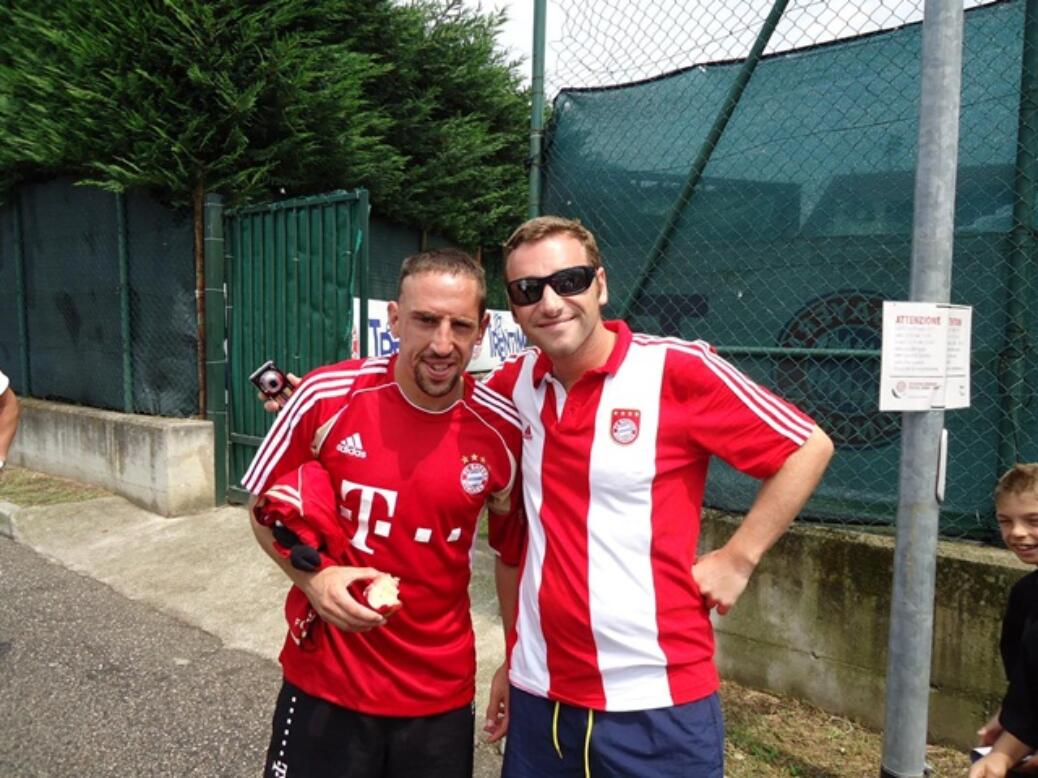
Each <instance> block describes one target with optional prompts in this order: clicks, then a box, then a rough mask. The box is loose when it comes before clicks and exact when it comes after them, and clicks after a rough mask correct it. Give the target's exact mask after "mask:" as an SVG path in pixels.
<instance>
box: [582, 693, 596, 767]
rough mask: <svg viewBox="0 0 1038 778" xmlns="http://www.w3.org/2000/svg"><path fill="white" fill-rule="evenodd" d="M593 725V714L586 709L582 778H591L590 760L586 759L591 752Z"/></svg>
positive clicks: (589, 709)
mask: <svg viewBox="0 0 1038 778" xmlns="http://www.w3.org/2000/svg"><path fill="white" fill-rule="evenodd" d="M594 724H595V712H594V711H593V710H591V708H588V709H587V734H586V735H585V736H584V778H591V760H590V759H589V757H588V754H589V752H590V751H591V727H593V726H594Z"/></svg>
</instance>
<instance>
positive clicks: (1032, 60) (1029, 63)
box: [998, 0, 1038, 474]
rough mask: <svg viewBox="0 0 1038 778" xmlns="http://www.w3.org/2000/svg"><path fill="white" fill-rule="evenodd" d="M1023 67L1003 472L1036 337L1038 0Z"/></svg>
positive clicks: (1028, 24) (1027, 18) (1010, 458)
mask: <svg viewBox="0 0 1038 778" xmlns="http://www.w3.org/2000/svg"><path fill="white" fill-rule="evenodd" d="M1021 59H1022V63H1021V68H1020V71H1021V72H1020V109H1019V117H1018V121H1017V136H1016V137H1017V142H1016V167H1015V171H1014V175H1013V230H1012V232H1011V233H1010V236H1009V245H1010V249H1009V261H1008V267H1007V278H1006V330H1005V345H1004V346H1003V349H1002V353H1001V354H1000V355H999V370H998V381H999V394H1000V395H1001V414H1000V416H999V430H998V432H999V435H998V474H1001V473H1004V472H1005V471H1006V470H1007V469H1008V468H1009V467H1010V466H1011V465H1012V464H1013V463H1014V462H1016V461H1017V458H1018V456H1019V445H1018V442H1019V441H1018V438H1019V433H1020V410H1021V409H1022V408H1023V407H1024V402H1025V400H1026V397H1027V389H1028V387H1027V383H1026V381H1027V376H1026V370H1027V358H1028V354H1029V352H1030V350H1031V337H1030V335H1029V333H1028V327H1027V308H1028V306H1027V302H1028V299H1029V297H1028V295H1029V293H1030V290H1031V282H1032V272H1031V264H1032V263H1033V262H1034V257H1035V236H1034V231H1033V230H1032V229H1031V225H1032V223H1033V221H1034V209H1035V202H1036V200H1038V0H1028V3H1027V9H1026V11H1025V13H1024V54H1023V57H1022V58H1021Z"/></svg>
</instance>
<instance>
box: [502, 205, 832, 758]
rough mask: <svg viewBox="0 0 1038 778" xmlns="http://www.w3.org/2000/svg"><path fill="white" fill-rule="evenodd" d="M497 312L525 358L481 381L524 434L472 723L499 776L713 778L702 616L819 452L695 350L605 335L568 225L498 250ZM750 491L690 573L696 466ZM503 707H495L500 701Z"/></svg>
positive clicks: (779, 519) (599, 290) (823, 460)
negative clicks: (524, 345) (727, 467)
mask: <svg viewBox="0 0 1038 778" xmlns="http://www.w3.org/2000/svg"><path fill="white" fill-rule="evenodd" d="M505 251H506V265H505V275H506V279H507V285H508V296H509V300H510V303H511V309H512V314H513V316H514V317H515V319H516V321H517V322H518V323H519V325H520V326H521V327H522V328H523V331H524V332H525V333H526V336H527V338H528V339H529V340H530V341H531V342H532V343H533V344H534V345H535V346H537V348H536V349H531V350H529V351H527V352H523V353H522V354H519V355H517V356H516V357H513V358H511V359H510V360H509V361H506V362H505V364H504V365H502V367H501V368H499V369H498V370H497V371H496V372H494V373H493V374H492V375H491V376H490V377H489V378H488V384H489V386H490V387H491V388H493V389H494V390H496V391H497V392H500V393H501V394H503V395H505V396H506V397H508V398H509V399H511V400H512V401H513V402H514V403H515V405H516V407H517V409H518V411H519V415H520V417H521V420H522V424H523V463H522V472H523V490H524V499H525V503H526V513H527V517H528V523H529V536H528V537H529V539H528V546H527V551H526V555H525V558H524V562H523V566H522V570H521V579H520V584H519V593H518V596H519V602H518V615H517V619H516V622H515V626H514V629H513V631H512V634H511V637H510V640H509V661H508V670H507V672H508V678H509V681H510V687H509V685H507V684H505V683H504V680H503V676H504V673H505V668H502V670H500V671H499V672H498V676H497V677H496V678H495V684H494V690H493V696H492V698H491V704H490V708H489V709H488V719H494V718H497V717H499V716H501V715H502V714H503V713H505V714H506V715H507V719H506V724H507V727H508V735H509V737H508V743H507V747H506V752H505V762H504V772H503V776H504V778H534V777H535V776H536V777H537V778H544V776H570V775H573V776H584V775H585V773H586V772H590V774H591V775H594V776H595V777H596V778H607V777H608V776H613V777H618V776H629V775H694V776H697V778H707V777H711V778H712V777H714V776H716V778H721V776H722V775H723V758H724V743H723V741H724V729H723V723H722V718H721V711H720V705H719V703H718V697H717V690H718V687H719V680H718V674H717V670H716V668H715V665H714V661H713V651H714V643H713V633H712V630H711V626H710V620H709V614H710V610H711V609H713V608H716V609H717V611H718V613H721V614H724V613H727V612H728V610H729V609H730V608H731V607H732V606H733V605H734V604H735V602H736V600H737V599H738V598H739V595H740V594H741V593H742V591H743V590H744V589H745V587H746V585H747V582H748V580H749V577H750V575H751V574H752V572H753V570H754V569H755V567H756V566H757V563H758V562H759V561H760V559H761V556H762V555H763V554H764V553H765V551H767V550H768V549H769V548H770V547H771V546H772V544H774V542H775V541H776V540H777V539H778V537H779V536H780V535H781V534H782V533H783V532H784V531H785V529H786V528H787V527H788V526H789V524H790V523H791V522H792V520H793V518H794V517H795V516H796V514H797V512H798V511H799V510H800V508H801V507H802V506H803V505H804V503H805V502H806V500H807V498H808V497H809V496H810V494H811V492H812V491H813V490H814V488H815V486H816V485H817V483H818V481H819V480H820V478H821V476H822V473H823V472H824V470H825V468H826V466H827V464H828V462H829V458H830V456H831V455H832V450H833V448H832V443H831V442H830V441H829V438H828V437H827V436H826V435H825V433H824V432H822V431H821V430H820V429H819V428H818V427H817V426H816V425H815V424H814V422H813V421H812V420H811V419H810V418H808V417H807V416H806V415H805V414H803V413H802V412H800V411H799V410H797V409H796V408H794V407H793V406H791V405H790V404H788V403H786V402H785V401H783V400H781V399H780V398H778V397H776V396H775V395H773V394H771V393H770V392H768V391H767V390H766V389H763V388H762V387H759V386H757V385H756V384H755V383H754V382H753V381H751V380H750V379H749V378H747V377H746V376H744V375H742V374H741V373H740V372H739V371H737V370H736V369H735V368H734V367H732V366H731V365H730V364H728V363H727V362H725V361H724V360H723V359H721V358H720V357H719V356H718V355H717V354H716V353H715V352H714V350H713V349H712V348H711V347H710V346H709V345H707V344H705V343H703V342H701V341H696V342H688V341H683V340H678V339H676V338H660V337H654V336H651V335H645V334H640V333H632V332H631V331H630V329H629V328H628V327H627V325H626V324H624V323H623V322H620V321H603V319H602V316H601V307H602V306H603V305H605V303H606V301H607V300H608V285H607V282H606V272H605V269H604V268H603V267H602V261H601V258H600V255H599V252H598V247H597V245H596V243H595V239H594V237H593V236H592V235H591V233H590V232H589V231H588V230H587V229H585V228H584V227H583V226H582V225H580V223H579V222H574V221H569V220H566V219H561V218H558V217H552V216H547V217H540V218H537V219H532V220H531V221H529V222H527V223H526V224H524V225H522V226H521V227H520V228H519V229H518V230H516V232H515V233H514V234H513V235H512V237H511V238H510V239H509V240H508V242H507V243H506V245H505ZM712 456H719V457H721V458H722V459H724V460H725V461H726V462H728V463H729V464H731V465H732V466H734V467H736V468H738V469H739V470H742V471H743V472H746V473H748V474H750V475H752V476H754V477H756V478H759V479H761V480H762V484H761V487H760V490H759V492H758V494H757V497H756V499H755V501H754V503H753V505H752V506H751V508H750V510H749V512H748V513H747V514H746V517H745V519H744V520H743V521H742V524H741V525H740V527H739V529H738V530H737V531H736V532H735V534H734V535H733V536H732V537H731V539H730V540H729V541H728V543H726V544H725V545H724V546H723V547H722V548H719V549H717V550H714V551H712V552H710V553H708V554H705V555H703V556H702V557H699V558H698V559H697V557H696V545H697V541H698V537H699V526H700V511H701V508H702V499H703V490H704V485H705V481H706V473H707V465H708V463H709V460H710V458H711V457H712ZM506 698H507V699H506Z"/></svg>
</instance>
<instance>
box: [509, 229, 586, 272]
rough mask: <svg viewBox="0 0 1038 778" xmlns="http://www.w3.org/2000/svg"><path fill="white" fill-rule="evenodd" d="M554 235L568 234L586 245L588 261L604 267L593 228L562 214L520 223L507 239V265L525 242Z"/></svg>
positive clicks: (533, 241) (532, 241) (534, 241)
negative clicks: (592, 231)
mask: <svg viewBox="0 0 1038 778" xmlns="http://www.w3.org/2000/svg"><path fill="white" fill-rule="evenodd" d="M554 235H566V236H568V237H570V238H573V239H574V240H575V241H577V242H578V243H580V245H581V246H583V247H584V253H585V254H587V261H588V263H589V264H590V265H591V267H593V268H600V267H602V255H601V253H600V252H599V251H598V243H597V242H596V241H595V236H594V235H592V234H591V230H589V229H588V228H587V227H585V226H584V225H583V224H581V223H580V222H579V221H577V220H576V219H566V218H563V217H562V216H538V217H536V218H533V219H530V220H528V221H525V222H523V223H522V224H520V225H519V228H518V229H517V230H516V231H515V232H513V233H512V235H511V237H509V238H508V240H506V241H505V267H507V266H508V257H509V256H510V255H511V254H512V252H513V251H515V250H516V249H517V248H519V247H520V246H522V245H523V244H524V243H536V242H537V241H539V240H544V239H545V238H550V237H552V236H554Z"/></svg>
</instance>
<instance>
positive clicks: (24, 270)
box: [0, 179, 198, 416]
mask: <svg viewBox="0 0 1038 778" xmlns="http://www.w3.org/2000/svg"><path fill="white" fill-rule="evenodd" d="M193 240H194V238H193V232H192V228H191V214H190V213H189V212H186V213H185V212H182V211H181V212H175V211H171V210H170V209H168V208H166V207H164V206H162V205H161V204H159V203H157V202H155V201H154V200H153V199H151V198H150V197H148V196H147V195H145V194H142V193H137V192H131V193H128V194H126V195H124V196H122V197H121V198H120V197H117V196H116V195H114V194H112V193H110V192H104V191H101V190H98V189H91V188H88V187H77V186H74V185H73V184H72V182H71V181H70V180H67V179H57V180H52V181H47V182H40V183H32V184H25V185H23V186H21V187H20V188H19V191H18V192H17V193H16V195H14V196H13V197H11V198H10V200H9V202H7V203H5V204H4V205H3V207H2V208H0V369H2V370H3V371H4V372H5V373H7V374H8V375H9V376H10V377H11V383H12V386H13V387H14V389H15V391H16V392H18V393H20V394H25V395H31V396H33V397H40V398H45V399H51V400H59V401H64V402H71V403H77V404H80V405H88V406H92V407H96V408H107V409H112V410H119V411H128V412H134V413H145V414H154V415H163V416H191V415H193V414H195V413H197V412H198V368H197V342H198V340H197V338H198V335H197V329H198V325H197V314H196V309H195V275H194V266H193V248H192V247H193ZM120 267H122V270H120ZM123 276H125V280H124V279H123Z"/></svg>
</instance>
